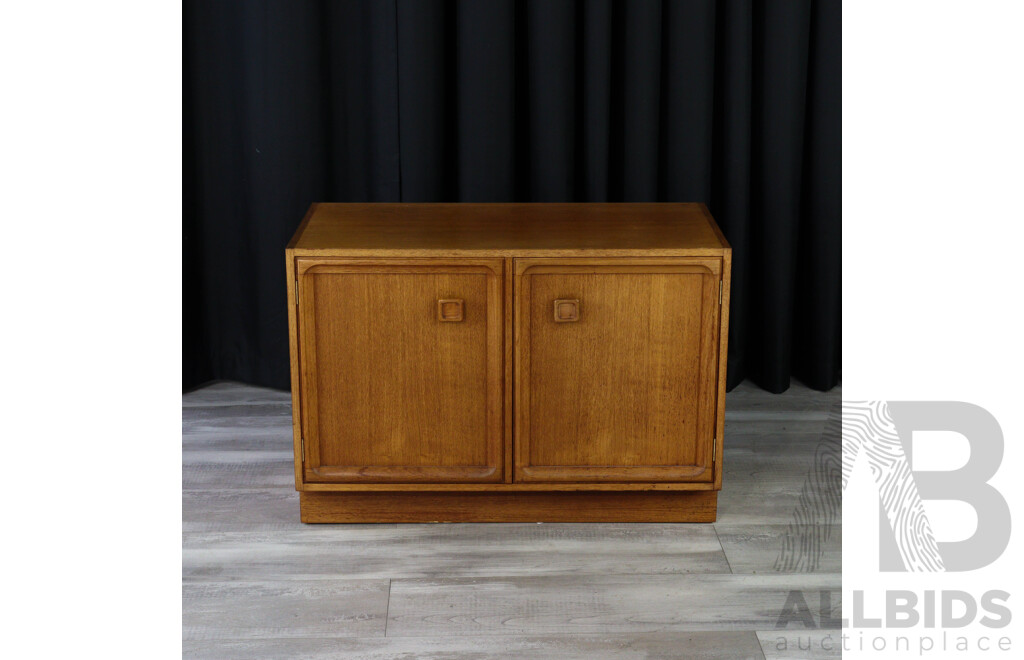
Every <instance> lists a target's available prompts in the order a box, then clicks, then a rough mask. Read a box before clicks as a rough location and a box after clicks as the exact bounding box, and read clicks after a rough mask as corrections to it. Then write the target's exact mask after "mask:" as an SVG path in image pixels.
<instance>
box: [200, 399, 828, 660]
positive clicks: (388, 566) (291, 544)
mask: <svg viewBox="0 0 1024 660" xmlns="http://www.w3.org/2000/svg"><path fill="white" fill-rule="evenodd" d="M839 399H840V392H839V390H838V388H837V389H836V390H833V391H832V392H829V393H820V392H815V391H812V390H809V389H808V388H805V387H802V386H800V385H799V384H794V386H793V387H792V388H791V389H790V390H789V391H787V392H786V393H784V394H781V395H772V394H768V393H766V392H764V391H762V390H760V389H758V388H757V387H755V386H753V385H750V384H747V383H744V384H741V385H740V386H739V387H738V388H736V389H735V390H734V391H733V392H730V393H729V395H728V399H727V411H728V412H727V415H726V438H725V456H724V466H725V467H724V478H723V481H724V489H723V491H722V493H721V494H720V497H719V520H718V522H717V523H715V524H713V525H687V524H680V525H671V524H543V525H536V524H481V525H465V524H458V525H454V524H453V525H392V524H389V525H317V526H314V525H303V524H301V523H300V522H299V505H298V494H297V493H296V492H295V490H294V470H293V466H292V449H291V447H292V438H291V398H290V395H289V394H288V393H287V392H279V391H275V390H270V389H265V388H258V387H251V386H247V385H242V384H238V383H229V382H219V383H215V384H212V385H210V386H208V387H205V388H202V389H199V390H196V391H193V392H189V393H186V394H184V395H183V396H182V607H183V626H182V636H183V649H184V655H185V657H189V658H236V657H237V658H243V657H244V658H253V657H261V658H285V657H288V658H291V657H308V658H503V657H519V656H535V657H549V658H584V657H586V658H612V659H615V658H697V659H701V658H831V657H838V656H839V653H838V650H837V648H838V647H837V646H836V647H833V646H832V645H831V644H830V641H829V640H828V639H827V638H826V635H828V633H829V632H832V633H833V635H832V638H831V640H837V639H838V638H839V632H838V631H828V630H806V631H804V630H795V629H794V627H793V624H790V627H789V628H788V629H785V630H775V625H776V620H777V617H778V613H779V611H780V610H781V608H782V606H783V604H784V602H785V599H786V594H787V593H788V592H789V591H790V590H794V589H796V590H802V591H804V592H806V593H807V602H808V603H810V604H812V605H813V604H814V603H817V602H818V598H817V595H818V592H819V591H822V590H827V591H832V592H836V594H837V595H836V598H835V601H836V602H838V600H839V599H838V592H839V590H840V588H841V577H840V575H841V571H842V556H841V549H842V533H841V528H840V527H839V524H840V523H841V520H840V519H839V518H838V515H839V513H838V512H833V513H832V514H831V515H820V514H819V515H818V517H817V518H815V517H814V516H811V517H808V515H807V514H806V511H804V512H802V513H801V501H800V498H801V494H803V495H804V497H805V498H807V497H811V498H816V497H827V496H828V494H827V493H819V492H817V491H818V490H820V489H822V488H823V486H822V484H821V483H820V479H818V480H814V479H809V474H810V473H811V472H812V471H813V470H814V469H815V464H816V461H818V462H820V455H821V451H822V450H821V447H822V430H823V428H824V425H825V423H826V421H827V420H828V416H829V414H830V413H832V411H833V405H834V404H835V403H836V402H837V401H839ZM816 457H818V458H816ZM818 509H821V507H818ZM816 510H817V509H816ZM798 522H799V524H797V523H798ZM836 607H838V605H837V606H836ZM831 615H832V616H833V617H836V616H838V612H833V613H831ZM823 640H824V643H823Z"/></svg>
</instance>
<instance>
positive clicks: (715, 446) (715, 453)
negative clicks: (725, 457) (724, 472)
mask: <svg viewBox="0 0 1024 660" xmlns="http://www.w3.org/2000/svg"><path fill="white" fill-rule="evenodd" d="M717 456H718V438H717V437H716V438H712V439H711V462H712V463H714V462H715V458H717Z"/></svg>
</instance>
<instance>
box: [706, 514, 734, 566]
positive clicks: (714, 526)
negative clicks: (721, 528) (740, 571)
mask: <svg viewBox="0 0 1024 660" xmlns="http://www.w3.org/2000/svg"><path fill="white" fill-rule="evenodd" d="M711 527H713V528H714V530H715V538H716V539H718V547H719V548H721V549H722V556H723V557H725V565H726V566H728V567H729V574H730V575H735V574H736V572H735V571H734V570H732V562H731V561H729V553H728V552H726V551H725V544H724V543H722V537H721V536H719V535H718V525H716V524H714V523H712V524H711Z"/></svg>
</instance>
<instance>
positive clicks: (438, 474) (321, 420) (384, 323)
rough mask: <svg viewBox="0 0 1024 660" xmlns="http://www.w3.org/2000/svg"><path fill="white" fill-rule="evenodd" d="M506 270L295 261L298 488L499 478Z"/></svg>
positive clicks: (427, 262)
mask: <svg viewBox="0 0 1024 660" xmlns="http://www.w3.org/2000/svg"><path fill="white" fill-rule="evenodd" d="M503 273H504V262H503V261H502V260H501V259H448V260H435V259H355V258H353V259H341V258H307V257H299V258H297V259H296V260H295V274H296V287H297V289H296V291H297V294H298V346H299V371H300V387H301V389H300V397H299V398H300V401H301V415H302V421H301V425H302V437H303V440H304V442H303V447H304V448H303V456H302V463H303V465H302V475H303V479H304V481H306V482H311V483H316V482H319V483H328V482H363V483H403V482H404V483H444V482H449V483H451V482H494V481H501V480H502V479H503V455H504V438H503V435H504V433H503V429H504V414H505V413H504V410H503V403H502V402H503V373H504V360H503V336H504V292H503V281H504V277H503Z"/></svg>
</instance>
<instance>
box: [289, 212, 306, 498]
mask: <svg viewBox="0 0 1024 660" xmlns="http://www.w3.org/2000/svg"><path fill="white" fill-rule="evenodd" d="M307 217H308V215H307ZM293 240H294V239H293ZM285 275H286V277H287V278H288V281H287V287H286V290H287V292H288V295H287V298H288V300H287V305H288V356H289V360H290V367H291V382H292V443H293V447H292V450H293V452H294V455H295V489H296V490H302V482H303V478H302V390H301V384H300V378H299V321H298V305H297V298H296V295H298V291H297V290H296V288H295V287H296V284H295V256H294V254H293V253H292V251H291V250H290V249H289V250H285Z"/></svg>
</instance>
